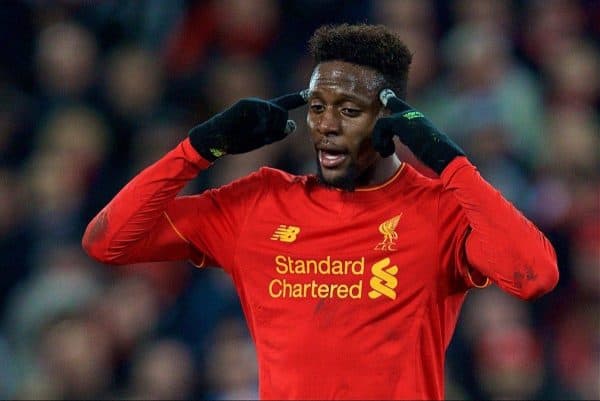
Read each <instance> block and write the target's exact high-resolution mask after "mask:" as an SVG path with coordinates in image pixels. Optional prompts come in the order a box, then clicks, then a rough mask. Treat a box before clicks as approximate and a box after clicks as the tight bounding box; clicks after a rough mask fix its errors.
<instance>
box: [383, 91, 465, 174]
mask: <svg viewBox="0 0 600 401" xmlns="http://www.w3.org/2000/svg"><path fill="white" fill-rule="evenodd" d="M379 99H380V100H381V103H383V105H384V106H386V107H387V108H388V109H390V110H391V111H392V115H390V116H388V117H382V118H380V119H379V120H378V121H377V123H376V124H375V128H373V147H374V148H375V150H377V151H378V152H379V153H380V154H381V156H383V157H388V156H390V155H391V154H392V153H394V150H395V147H394V141H393V138H394V135H397V136H398V137H399V138H400V141H402V143H403V144H405V145H406V146H407V147H408V148H409V149H410V150H411V151H412V152H413V153H414V155H415V156H416V157H417V158H418V159H419V160H421V161H422V162H423V163H425V164H426V165H427V166H429V167H431V168H432V169H433V170H434V171H435V172H436V173H438V174H441V172H442V171H444V168H446V166H447V165H448V164H449V163H450V162H451V161H452V160H454V158H455V157H457V156H464V155H465V153H464V152H463V150H462V149H461V148H460V147H459V146H458V145H457V144H455V143H454V142H452V140H450V138H448V136H447V135H446V134H444V133H443V132H441V131H440V130H438V129H437V128H436V127H435V126H434V125H433V124H432V123H431V121H429V120H428V119H427V118H425V116H424V115H423V114H422V113H421V112H420V111H417V110H415V109H414V108H412V107H411V106H409V105H408V104H407V103H405V102H404V101H402V100H401V99H400V98H398V97H396V95H395V94H394V92H393V91H392V90H391V89H384V90H382V91H381V92H380V93H379Z"/></svg>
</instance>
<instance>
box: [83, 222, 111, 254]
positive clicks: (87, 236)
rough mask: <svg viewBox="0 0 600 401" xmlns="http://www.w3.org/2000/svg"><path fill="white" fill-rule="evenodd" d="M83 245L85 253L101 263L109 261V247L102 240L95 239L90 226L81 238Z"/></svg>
mask: <svg viewBox="0 0 600 401" xmlns="http://www.w3.org/2000/svg"><path fill="white" fill-rule="evenodd" d="M81 247H82V248H83V250H84V251H85V253H86V254H87V255H88V256H89V257H90V258H92V259H94V260H95V261H97V262H100V263H109V262H108V259H109V258H108V249H107V247H106V246H104V245H103V244H102V242H101V241H97V240H94V238H93V236H92V235H91V230H90V226H88V228H87V229H86V231H85V233H84V234H83V238H82V239H81Z"/></svg>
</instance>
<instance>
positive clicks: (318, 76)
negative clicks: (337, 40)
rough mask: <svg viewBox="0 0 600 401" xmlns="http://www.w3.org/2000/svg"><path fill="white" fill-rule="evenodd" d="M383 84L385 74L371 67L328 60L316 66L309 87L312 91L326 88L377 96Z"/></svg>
mask: <svg viewBox="0 0 600 401" xmlns="http://www.w3.org/2000/svg"><path fill="white" fill-rule="evenodd" d="M383 84H384V78H383V76H382V75H381V74H380V73H379V72H377V71H375V70H373V69H371V68H369V67H364V66H361V65H357V64H352V63H348V62H345V61H326V62H323V63H320V64H318V65H317V66H316V67H315V69H314V70H313V73H312V76H311V78H310V84H309V87H308V88H309V90H310V91H311V92H315V91H321V90H324V89H325V90H332V91H334V92H340V93H348V94H355V95H358V96H362V97H368V98H371V97H375V98H376V97H377V94H378V92H379V90H380V89H381V88H382V87H383Z"/></svg>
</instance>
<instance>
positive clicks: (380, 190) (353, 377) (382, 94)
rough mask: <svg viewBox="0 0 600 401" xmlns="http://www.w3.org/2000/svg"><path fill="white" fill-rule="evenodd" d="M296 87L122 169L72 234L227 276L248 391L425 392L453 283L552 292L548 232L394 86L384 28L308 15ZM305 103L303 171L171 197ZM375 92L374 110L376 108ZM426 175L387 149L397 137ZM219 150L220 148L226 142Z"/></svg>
mask: <svg viewBox="0 0 600 401" xmlns="http://www.w3.org/2000/svg"><path fill="white" fill-rule="evenodd" d="M310 46H311V52H312V55H313V57H314V59H315V68H314V71H313V73H312V77H311V79H310V84H309V88H308V90H307V91H303V92H301V93H300V94H292V95H288V96H284V97H281V98H278V99H275V100H272V101H264V100H259V99H244V100H241V101H240V102H238V103H236V104H235V105H233V106H232V107H230V108H229V109H227V110H225V111H224V112H222V113H220V114H218V115H216V116H214V117H213V118H211V119H209V120H208V121H206V122H204V123H202V124H200V125H199V126H197V127H195V128H194V129H192V130H191V131H190V133H189V137H188V138H187V139H185V140H184V141H183V142H182V143H180V144H179V146H177V147H176V148H175V149H173V150H172V151H171V152H169V153H167V154H166V155H165V156H164V157H163V158H162V159H160V160H159V161H157V162H156V163H155V164H153V165H152V166H150V167H148V168H147V169H146V170H144V171H142V172H141V173H140V174H139V175H138V176H136V177H135V178H133V180H132V181H131V182H130V183H128V184H127V185H126V186H125V187H124V188H123V189H122V190H121V191H120V192H119V193H118V194H117V195H116V196H115V198H114V199H113V200H112V201H111V202H110V203H109V204H108V205H107V206H106V207H105V208H104V209H103V210H102V211H101V212H100V213H99V214H98V215H97V216H96V217H95V218H94V219H93V220H92V222H91V223H90V225H89V226H88V228H87V230H86V233H85V235H84V238H83V246H84V248H85V249H86V251H87V252H88V253H89V254H90V255H91V256H92V257H94V258H95V259H97V260H99V261H101V262H104V263H113V264H127V263H136V262H143V261H160V260H176V259H190V260H191V261H192V262H193V263H195V264H196V265H198V266H205V265H218V266H221V267H222V268H223V269H225V271H226V272H227V273H229V275H230V276H231V277H232V279H233V281H234V283H235V286H236V288H237V291H238V294H239V297H240V300H241V304H242V307H243V310H244V313H245V316H246V320H247V323H248V327H249V330H250V333H251V334H252V337H253V339H254V341H255V343H256V348H257V352H258V360H259V370H260V373H259V387H260V396H261V398H263V399H344V398H354V399H440V398H443V396H444V388H443V377H444V372H443V367H444V354H445V350H446V347H447V346H448V344H449V341H450V338H451V335H452V333H453V331H454V327H455V323H456V320H457V316H458V313H459V309H460V307H461V304H462V302H463V300H464V298H465V295H466V292H467V290H468V289H470V288H472V287H484V286H486V285H488V284H489V283H490V282H493V283H496V284H497V285H498V286H499V287H500V288H502V289H503V290H505V291H507V292H509V293H511V294H513V295H515V296H517V297H520V298H522V299H532V298H535V297H537V296H540V295H541V294H543V293H545V292H547V291H550V290H551V289H552V288H553V287H554V286H555V285H556V283H557V280H558V270H557V266H556V257H555V254H554V250H553V249H552V246H551V245H550V243H549V242H548V240H547V239H546V238H545V237H544V236H543V234H542V233H541V232H540V231H538V230H537V229H536V228H535V227H534V225H533V224H532V223H531V222H529V221H528V220H527V219H525V218H524V217H523V216H522V215H521V214H520V213H519V212H518V211H517V210H516V209H515V208H514V207H513V206H512V205H511V204H510V203H508V202H507V201H506V200H505V199H504V198H503V197H502V196H501V195H500V194H499V193H498V192H497V191H496V190H495V189H494V188H492V187H491V186H490V185H489V184H488V183H487V182H486V181H484V180H483V179H482V178H481V177H480V175H479V174H478V173H477V170H476V169H475V167H473V165H472V164H470V163H469V161H468V160H467V158H466V157H465V156H464V154H463V152H462V150H461V149H460V148H459V147H458V146H456V145H455V144H454V143H453V142H452V141H451V140H450V139H449V138H448V137H447V136H446V135H444V134H443V133H442V132H440V131H439V130H437V129H436V128H435V127H434V126H433V125H432V124H431V123H430V122H429V121H428V120H427V119H426V118H425V117H424V116H423V115H422V114H421V113H420V112H418V111H416V110H414V109H412V108H410V106H408V105H407V104H406V103H404V102H403V101H402V100H400V99H399V98H398V97H396V96H395V95H394V92H395V93H396V94H398V95H399V96H400V97H405V93H406V81H407V75H408V67H409V64H410V62H411V55H410V52H409V51H408V49H407V48H406V46H405V45H404V44H403V43H402V42H401V41H400V39H398V38H397V37H396V36H395V35H393V34H392V33H390V32H389V31H387V30H386V29H385V28H384V27H382V26H369V25H339V26H328V27H322V28H320V29H318V30H317V31H316V32H315V33H314V35H313V37H312V38H311V40H310ZM305 100H306V101H307V103H308V114H307V122H308V126H309V128H310V133H311V138H312V141H313V143H314V148H315V152H316V159H317V169H318V173H317V175H314V176H313V175H309V176H293V175H290V174H287V173H285V172H282V171H279V170H275V169H271V168H262V169H260V170H259V171H258V172H256V173H253V174H251V175H249V176H247V177H245V178H242V179H240V180H238V181H236V182H233V183H231V184H228V185H226V186H224V187H221V188H218V189H213V190H209V191H206V192H204V193H202V194H200V195H194V196H181V197H177V193H178V192H179V191H180V190H181V188H182V187H183V186H184V185H185V184H186V183H187V182H188V181H189V180H191V179H193V178H194V177H195V176H196V175H197V174H199V173H201V172H202V171H203V170H205V169H207V168H209V167H210V166H211V165H212V163H213V162H214V161H215V160H216V159H218V158H219V157H223V156H224V155H226V154H237V153H243V152H247V151H251V150H253V149H256V148H258V147H260V146H263V145H265V144H269V143H272V142H274V141H276V140H279V139H281V138H283V137H284V136H285V135H286V133H288V132H289V131H291V128H292V125H293V124H292V123H290V122H287V121H286V120H287V116H288V112H287V110H289V109H292V108H295V107H299V106H301V105H302V104H304V103H305ZM384 105H386V106H387V107H385V106H384ZM395 136H398V137H399V139H400V140H401V141H402V142H403V143H404V144H405V145H406V146H408V147H409V148H410V149H411V150H412V151H413V153H414V154H415V155H416V156H417V157H418V158H419V159H420V160H421V161H422V162H423V163H425V164H426V165H427V166H429V167H430V168H432V169H433V170H434V171H436V172H437V173H438V174H440V177H439V179H431V178H426V177H424V176H422V175H420V174H419V173H417V172H416V171H415V170H414V169H413V168H412V167H411V166H409V165H407V164H405V163H403V162H402V161H401V160H399V159H398V157H397V156H396V155H395V154H394V137H395ZM229 157H231V156H229Z"/></svg>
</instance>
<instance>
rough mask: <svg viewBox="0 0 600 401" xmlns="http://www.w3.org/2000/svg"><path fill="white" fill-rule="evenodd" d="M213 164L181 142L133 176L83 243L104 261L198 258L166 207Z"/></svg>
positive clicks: (95, 222)
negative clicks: (174, 224) (176, 227)
mask: <svg viewBox="0 0 600 401" xmlns="http://www.w3.org/2000/svg"><path fill="white" fill-rule="evenodd" d="M208 166H209V162H208V161H206V160H204V159H203V158H202V157H200V156H199V155H198V153H197V152H196V151H195V150H194V148H193V147H192V146H191V144H190V142H189V139H186V140H185V141H183V142H181V143H180V144H179V145H178V146H177V147H176V148H175V149H173V150H171V151H170V152H169V153H167V154H166V155H165V156H164V157H163V158H161V159H160V160H159V161H157V162H156V163H154V164H153V165H151V166H150V167H148V168H146V169H145V170H143V171H142V172H141V173H140V174H138V175H137V176H136V177H134V178H133V179H132V180H131V181H130V182H129V183H128V184H127V185H125V187H123V189H121V191H119V193H118V194H117V195H116V196H115V197H114V198H113V199H112V200H111V201H110V202H109V203H108V205H106V206H105V207H104V208H103V209H102V210H101V211H100V213H98V214H97V215H96V217H94V218H93V219H92V221H91V222H90V223H89V224H88V226H87V229H86V230H85V233H84V235H83V240H82V245H83V248H84V249H85V251H86V252H87V253H88V255H90V256H91V257H92V258H94V259H96V260H98V261H99V262H102V263H109V264H129V263H138V262H152V261H164V260H185V259H196V258H195V257H194V256H195V255H194V254H193V250H192V249H191V247H190V245H189V244H188V243H187V241H186V240H185V239H184V238H183V237H181V236H180V235H179V234H178V233H177V231H176V230H175V229H174V227H173V226H172V225H171V224H170V222H169V220H168V218H167V215H166V214H165V211H166V209H167V207H168V206H169V204H171V203H172V202H174V201H175V197H176V195H177V194H178V193H179V191H181V189H182V188H183V187H184V186H185V184H186V183H187V182H188V181H190V180H191V179H193V178H194V177H196V175H197V174H198V173H199V172H200V171H201V170H203V169H205V168H207V167H208Z"/></svg>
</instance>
